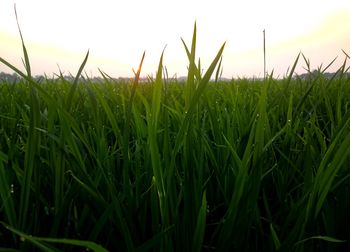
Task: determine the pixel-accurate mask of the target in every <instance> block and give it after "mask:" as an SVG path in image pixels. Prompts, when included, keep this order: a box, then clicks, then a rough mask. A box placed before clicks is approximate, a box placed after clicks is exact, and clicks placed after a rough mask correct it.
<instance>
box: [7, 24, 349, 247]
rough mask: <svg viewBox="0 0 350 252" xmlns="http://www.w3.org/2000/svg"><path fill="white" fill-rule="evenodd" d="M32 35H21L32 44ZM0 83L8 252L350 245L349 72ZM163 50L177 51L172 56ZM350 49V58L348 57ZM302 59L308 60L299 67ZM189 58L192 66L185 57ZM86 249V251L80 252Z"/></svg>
mask: <svg viewBox="0 0 350 252" xmlns="http://www.w3.org/2000/svg"><path fill="white" fill-rule="evenodd" d="M22 42H23V40H22ZM195 45H196V30H195V31H194V35H193V39H192V44H191V46H190V47H187V46H186V44H185V43H184V46H185V53H187V55H188V59H189V62H188V63H187V64H188V76H187V81H186V82H179V81H177V80H174V79H169V78H164V76H165V73H164V67H163V62H162V57H163V56H161V58H160V62H159V68H158V70H157V75H156V77H155V78H154V79H151V78H150V79H149V80H148V81H147V82H142V83H139V76H140V71H141V69H142V61H143V57H142V60H141V63H140V67H139V69H138V71H135V80H134V81H133V82H116V81H114V80H113V79H111V78H109V77H108V75H106V74H105V73H103V72H101V76H102V77H103V78H104V81H103V82H100V83H97V82H93V81H91V80H89V79H88V78H85V80H84V81H82V78H81V73H82V72H83V68H84V65H85V63H86V61H87V59H88V54H87V55H86V58H85V60H84V62H83V63H82V65H81V66H80V69H79V71H78V73H77V75H76V78H75V81H74V82H69V81H67V80H65V79H64V78H63V76H61V77H59V78H56V79H45V78H43V79H41V80H34V79H33V78H32V77H31V70H30V64H29V57H28V55H27V51H26V49H25V46H24V43H23V51H24V63H25V67H26V72H25V73H23V72H21V71H20V70H18V69H17V68H16V67H15V66H13V65H11V64H10V63H9V62H7V61H6V60H5V59H3V58H0V62H1V63H2V64H5V65H7V66H8V67H10V68H11V69H12V70H13V71H15V72H16V73H17V74H19V75H20V76H21V77H22V79H21V81H19V82H17V83H9V82H6V81H4V80H3V81H1V82H0V94H1V96H0V97H1V98H0V196H1V198H0V220H1V224H0V251H5V250H6V251H8V250H9V251H18V250H21V251H37V250H38V249H41V250H43V251H60V250H64V251H77V249H78V250H79V251H87V250H90V251H91V250H93V251H106V250H108V251H134V250H135V251H229V250H232V249H234V250H235V251H349V249H350V243H349V239H350V228H349V227H350V218H349V216H348V215H349V211H350V125H349V124H350V75H349V73H348V69H347V68H346V62H344V65H343V67H341V68H340V69H339V70H338V72H337V73H336V74H335V75H334V76H333V77H332V78H326V77H325V76H324V75H323V72H324V71H326V70H327V67H325V68H323V69H322V68H320V69H319V70H318V71H311V70H310V69H309V70H310V74H309V75H308V77H307V78H306V79H305V78H303V79H302V78H298V76H296V75H294V69H295V66H296V65H297V64H306V65H308V64H307V63H308V61H307V60H306V59H305V58H304V59H303V56H302V55H299V56H298V58H297V59H296V61H295V62H294V65H292V67H291V71H290V73H289V75H287V76H286V77H285V78H284V79H280V80H277V79H274V78H273V76H272V75H269V77H268V78H267V79H266V80H246V79H241V80H232V81H225V82H222V81H220V79H219V78H218V77H219V75H220V69H221V68H220V65H221V61H220V59H221V56H222V53H223V50H224V45H223V46H222V47H221V48H219V51H218V53H217V55H216V57H215V58H214V59H213V62H212V64H211V65H210V66H209V67H208V70H207V72H205V73H203V74H201V73H200V72H199V71H198V69H201V67H200V66H199V64H197V63H196V60H195V59H196V55H195V49H196V46H195ZM165 53H166V52H165ZM346 57H348V56H347V55H346ZM301 61H304V62H301ZM184 64H186V62H184ZM77 246H78V247H77Z"/></svg>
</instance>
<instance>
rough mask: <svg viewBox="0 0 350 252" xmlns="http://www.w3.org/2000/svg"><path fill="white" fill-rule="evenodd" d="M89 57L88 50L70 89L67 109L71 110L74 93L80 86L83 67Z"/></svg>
mask: <svg viewBox="0 0 350 252" xmlns="http://www.w3.org/2000/svg"><path fill="white" fill-rule="evenodd" d="M88 58H89V50H88V51H87V53H86V56H85V58H84V61H83V63H82V64H81V65H80V67H79V70H78V72H77V75H76V76H75V78H74V82H73V84H72V86H71V88H70V90H69V94H68V97H67V101H66V104H67V107H66V110H67V111H70V109H71V106H72V101H73V96H74V93H75V91H76V89H77V86H78V83H79V78H80V76H81V73H82V72H83V69H84V67H85V65H86V62H87V60H88Z"/></svg>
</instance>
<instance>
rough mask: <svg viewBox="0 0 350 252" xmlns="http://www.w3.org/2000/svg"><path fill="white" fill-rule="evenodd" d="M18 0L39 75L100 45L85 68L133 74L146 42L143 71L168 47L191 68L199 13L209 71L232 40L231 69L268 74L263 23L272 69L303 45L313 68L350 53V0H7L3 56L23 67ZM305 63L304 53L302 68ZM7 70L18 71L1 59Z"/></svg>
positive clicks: (227, 66) (71, 68) (71, 64)
mask: <svg viewBox="0 0 350 252" xmlns="http://www.w3.org/2000/svg"><path fill="white" fill-rule="evenodd" d="M14 3H16V5H17V13H18V17H19V22H20V26H21V29H22V34H23V36H24V40H25V44H26V47H27V50H28V53H29V57H30V61H31V67H32V71H33V74H36V75H39V74H44V73H46V74H47V75H48V76H52V74H53V73H58V72H59V69H58V66H59V67H60V69H61V70H62V71H63V72H64V73H65V74H69V73H72V74H75V73H76V72H77V70H78V68H79V66H80V64H81V62H82V61H83V59H84V57H85V54H86V52H87V50H90V56H89V60H88V63H87V65H86V67H85V71H86V73H87V74H88V75H90V76H91V75H92V76H99V73H98V68H100V69H102V70H103V71H105V72H107V73H108V74H109V75H111V76H114V77H121V76H122V77H127V76H128V77H131V76H133V72H132V68H137V66H138V64H139V61H140V59H141V56H142V53H143V51H144V50H145V51H146V57H145V61H144V67H143V69H142V73H141V75H142V76H147V75H154V74H155V71H156V70H157V66H158V61H159V57H160V55H161V52H162V50H163V48H164V47H165V46H166V49H165V54H164V64H165V65H166V67H167V69H168V72H169V75H170V76H172V75H175V74H176V75H177V76H184V75H186V73H187V65H188V61H187V57H186V53H185V50H184V48H183V45H182V42H181V37H182V38H183V39H184V40H185V41H186V42H187V44H188V45H190V42H191V38H192V32H193V25H194V22H195V21H196V22H197V57H198V56H199V57H200V58H201V63H202V67H203V69H204V70H206V68H207V67H208V66H209V64H210V62H211V60H212V59H213V58H214V57H215V55H216V52H217V51H218V50H219V48H220V46H221V45H222V43H224V42H225V41H226V47H225V51H224V54H223V70H224V71H223V77H227V78H231V77H253V76H256V77H262V76H263V50H262V44H263V43H262V38H263V32H262V31H263V30H264V29H265V30H266V51H267V71H268V72H271V71H272V70H273V69H274V71H275V75H279V76H284V75H285V73H286V71H287V69H288V67H289V66H291V65H292V64H293V62H294V59H295V58H296V56H297V54H298V53H299V52H300V51H301V52H303V53H304V54H305V55H306V57H307V58H309V59H310V62H311V67H312V68H317V67H318V66H319V65H320V64H323V65H328V63H329V62H331V61H332V60H333V59H334V58H335V57H336V56H339V57H338V59H337V61H336V63H335V65H334V67H333V68H332V69H331V70H335V69H336V68H337V67H339V65H340V64H342V63H343V61H344V58H345V56H344V54H343V53H342V51H341V50H342V49H343V50H345V51H346V52H347V53H348V54H350V28H349V24H350V1H349V0H332V1H325V0H317V1H316V0H309V1H307V0H294V1H283V0H264V1H261V0H245V1H243V0H242V1H232V0H231V1H229V0H215V1H213V0H211V1H207V0H195V1H194V0H177V1H169V0H162V1H161V0H148V1H145V0H128V1H118V0H114V1H113V0H98V1H93V0H84V1H77V0H76V1H72V0H59V1H58V0H31V1H28V0H16V1H14V0H0V57H2V58H4V59H6V60H8V61H10V62H11V63H12V64H14V65H15V66H17V67H19V68H20V69H23V64H22V60H21V58H22V57H23V56H22V55H23V54H22V49H21V41H20V37H19V33H18V29H17V24H16V19H15V14H14ZM303 66H305V64H303V62H302V61H301V62H300V64H299V66H298V68H297V69H298V71H299V72H303V71H302V68H303ZM0 71H4V72H11V71H10V70H9V69H8V68H7V67H6V66H4V65H2V64H1V63H0Z"/></svg>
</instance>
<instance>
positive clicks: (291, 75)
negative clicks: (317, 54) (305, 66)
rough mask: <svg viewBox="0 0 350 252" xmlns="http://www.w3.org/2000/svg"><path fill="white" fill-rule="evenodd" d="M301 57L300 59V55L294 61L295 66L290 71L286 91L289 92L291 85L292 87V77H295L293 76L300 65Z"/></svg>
mask: <svg viewBox="0 0 350 252" xmlns="http://www.w3.org/2000/svg"><path fill="white" fill-rule="evenodd" d="M299 57H300V53H299V54H298V56H297V57H296V59H295V61H294V64H293V66H292V68H291V70H290V73H289V75H288V78H287V85H286V87H285V90H288V88H289V85H290V81H291V80H292V77H293V74H294V71H295V68H296V67H297V64H298V61H299Z"/></svg>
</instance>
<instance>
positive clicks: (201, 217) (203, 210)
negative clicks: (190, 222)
mask: <svg viewBox="0 0 350 252" xmlns="http://www.w3.org/2000/svg"><path fill="white" fill-rule="evenodd" d="M206 217H207V199H206V192H205V191H204V193H203V198H202V206H201V207H200V209H199V212H198V217H197V224H196V229H195V231H194V235H193V242H192V250H191V251H198V252H199V251H201V250H202V248H203V241H204V233H205V224H206Z"/></svg>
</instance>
